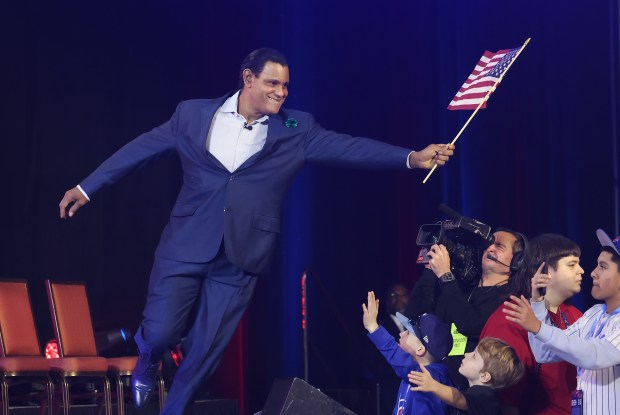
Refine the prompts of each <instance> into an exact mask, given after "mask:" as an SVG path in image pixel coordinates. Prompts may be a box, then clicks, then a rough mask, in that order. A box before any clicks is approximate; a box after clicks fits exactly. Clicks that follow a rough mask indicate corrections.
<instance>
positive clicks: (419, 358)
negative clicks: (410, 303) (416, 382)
mask: <svg viewBox="0 0 620 415" xmlns="http://www.w3.org/2000/svg"><path fill="white" fill-rule="evenodd" d="M362 309H363V311H364V317H363V322H364V327H365V328H366V330H368V338H370V340H372V342H373V343H374V344H375V346H376V347H377V349H378V350H379V351H380V352H381V354H383V356H384V357H385V359H386V360H387V361H388V363H390V365H392V368H393V369H394V372H396V375H397V376H398V377H400V378H401V379H402V381H401V383H400V388H399V389H398V399H397V401H396V405H394V410H393V412H392V413H393V415H397V414H398V415H401V414H407V415H413V414H415V415H421V414H429V415H430V414H447V413H448V406H447V405H446V404H445V403H443V402H441V401H440V400H439V399H437V397H435V396H434V395H432V394H429V393H421V392H413V391H411V390H410V388H409V387H410V386H411V385H409V383H408V381H407V374H408V373H409V372H410V371H412V370H419V369H420V367H421V366H422V365H424V366H427V372H430V373H429V377H431V376H432V377H433V378H434V379H435V380H436V381H437V382H439V383H442V384H446V385H452V384H453V383H452V380H451V379H450V375H449V370H448V367H447V366H446V365H445V364H443V363H441V361H442V360H443V359H444V358H445V357H446V355H447V354H448V352H449V351H450V349H452V335H451V334H450V327H449V326H447V325H446V324H445V323H444V322H443V321H441V319H440V318H439V317H437V316H435V315H434V314H424V315H422V316H420V317H419V319H417V320H416V321H414V322H412V321H410V320H409V319H408V318H407V317H405V316H403V315H402V314H400V313H396V315H397V317H398V319H399V320H400V322H401V323H402V324H403V326H404V327H405V329H406V330H405V331H403V332H401V333H400V340H399V342H398V343H396V340H394V337H392V336H391V335H390V333H389V332H388V331H387V330H386V329H385V328H383V327H381V326H379V324H378V323H377V314H378V312H379V300H378V299H375V293H374V292H372V291H370V292H369V293H368V304H367V305H366V304H362Z"/></svg>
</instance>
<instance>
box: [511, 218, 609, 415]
mask: <svg viewBox="0 0 620 415" xmlns="http://www.w3.org/2000/svg"><path fill="white" fill-rule="evenodd" d="M596 235H597V237H598V239H599V241H600V243H601V245H602V250H601V253H600V254H599V257H598V261H597V267H596V268H595V269H594V270H593V271H592V273H591V276H592V280H593V282H592V297H594V298H595V299H597V300H602V301H604V302H605V303H604V304H597V305H595V306H593V307H592V308H590V309H589V310H588V311H586V313H585V314H584V315H583V317H581V318H580V319H578V320H577V321H576V322H575V323H573V324H572V325H571V326H570V327H569V328H568V329H566V330H560V329H558V328H556V327H553V326H551V324H550V323H549V322H548V321H547V320H548V317H547V313H546V310H545V307H544V301H542V300H543V299H544V298H543V297H542V296H541V295H540V293H539V288H542V287H546V286H547V283H548V282H549V276H548V275H546V274H542V273H541V270H542V266H541V268H539V269H538V272H537V273H536V274H535V275H534V277H533V278H532V299H531V306H530V303H528V301H527V300H526V299H525V298H524V297H521V298H516V297H512V299H513V301H515V303H514V304H513V303H510V302H506V303H505V306H506V308H505V310H504V312H505V313H506V318H507V319H508V320H510V321H514V322H516V323H517V324H519V325H521V326H522V327H523V328H524V329H526V330H527V331H529V332H530V334H529V340H530V346H531V347H532V350H533V352H534V355H535V357H536V360H537V361H538V362H540V363H547V362H557V361H561V360H565V361H567V362H570V363H572V364H574V365H575V366H577V368H578V369H577V371H578V376H577V389H580V390H582V391H583V410H582V412H581V411H576V412H573V413H583V414H584V415H594V414H596V415H607V414H609V415H615V414H618V413H620V237H618V238H616V239H614V240H613V241H612V240H611V239H610V238H609V236H607V234H606V233H605V232H604V231H602V230H601V229H599V230H597V231H596ZM541 320H542V322H544V324H543V323H542V322H541ZM575 409H577V408H575Z"/></svg>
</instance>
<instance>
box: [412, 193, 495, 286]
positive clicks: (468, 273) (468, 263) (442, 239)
mask: <svg viewBox="0 0 620 415" xmlns="http://www.w3.org/2000/svg"><path fill="white" fill-rule="evenodd" d="M438 210H439V211H440V212H442V213H444V214H445V215H446V216H448V217H449V218H450V219H449V220H444V221H439V222H437V223H433V224H426V225H422V226H421V227H420V230H419V231H418V238H417V240H416V244H417V245H418V246H420V247H421V248H422V249H421V250H420V254H419V255H418V260H417V262H418V263H419V264H426V263H428V261H429V260H430V257H428V250H429V249H430V247H431V246H433V245H434V244H443V245H445V246H446V249H447V250H448V253H449V254H450V268H451V270H452V274H454V276H455V278H456V279H457V280H459V281H460V282H461V283H463V284H465V285H468V286H472V285H474V284H476V282H477V281H478V279H479V278H480V275H481V273H482V270H481V268H480V263H481V262H482V254H483V253H484V250H485V249H486V248H487V247H488V246H489V245H490V244H492V243H493V240H494V237H493V233H492V230H491V227H490V226H489V225H487V224H484V223H482V222H480V221H477V220H475V219H472V218H468V217H466V216H462V215H461V214H459V213H458V212H456V211H455V210H453V209H451V208H450V207H448V206H447V205H445V204H443V203H442V204H440V205H439V206H438Z"/></svg>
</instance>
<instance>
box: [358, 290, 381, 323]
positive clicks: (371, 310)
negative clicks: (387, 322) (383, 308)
mask: <svg viewBox="0 0 620 415" xmlns="http://www.w3.org/2000/svg"><path fill="white" fill-rule="evenodd" d="M362 310H363V311H364V317H363V321H364V327H365V328H366V330H368V333H374V332H375V331H377V329H378V328H379V324H378V323H377V315H378V314H379V300H378V299H375V293H374V292H373V291H369V292H368V305H366V304H364V303H362Z"/></svg>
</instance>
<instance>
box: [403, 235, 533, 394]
mask: <svg viewBox="0 0 620 415" xmlns="http://www.w3.org/2000/svg"><path fill="white" fill-rule="evenodd" d="M491 241H492V242H491ZM447 242H449V241H447ZM447 242H446V244H447ZM488 242H491V244H490V245H488V247H486V249H484V251H483V252H482V259H481V262H480V274H479V275H477V276H474V277H475V278H470V277H467V278H463V276H467V275H468V274H470V270H469V269H458V270H457V269H455V267H454V263H453V264H452V266H451V261H450V255H451V254H450V253H449V252H448V248H447V247H446V245H444V244H442V243H436V244H434V245H432V246H431V247H430V250H429V251H428V253H427V256H428V263H427V264H426V268H425V269H424V271H423V272H422V274H421V276H420V278H419V280H418V282H417V283H416V285H415V287H414V288H413V291H412V293H411V297H410V299H409V303H408V305H407V311H406V313H405V314H406V315H407V317H409V318H415V317H417V316H419V315H422V314H424V313H434V314H436V315H438V316H439V317H440V318H442V319H443V320H444V321H445V322H446V323H448V324H451V325H452V336H453V340H454V347H453V348H452V351H451V352H450V354H449V355H448V357H447V358H446V363H447V365H448V367H449V368H450V371H451V376H452V378H453V380H454V382H455V383H456V384H457V385H459V386H463V387H464V388H467V385H468V384H467V382H466V380H465V378H464V377H463V376H462V375H461V374H460V373H459V372H458V368H459V366H460V364H461V360H462V359H463V355H464V354H465V353H469V352H472V351H473V350H474V349H475V348H476V345H477V344H478V341H479V337H480V332H481V331H482V328H483V327H484V324H485V323H486V321H487V319H488V318H489V316H490V315H491V314H492V313H493V312H494V311H495V309H497V307H498V306H499V305H500V304H501V303H502V302H503V301H504V300H505V299H506V298H508V295H509V294H510V292H511V284H510V276H511V275H512V274H513V273H514V272H515V271H516V270H518V269H519V267H520V265H521V262H522V258H523V250H524V249H525V247H526V244H527V240H526V239H525V237H524V236H523V235H522V234H520V233H518V232H514V231H512V230H509V229H505V228H499V229H497V230H496V231H495V232H494V233H493V235H492V237H491V236H489V238H488ZM488 242H487V244H488ZM453 253H454V254H456V253H455V252H454V251H453ZM459 256H460V255H459ZM477 258H479V257H477ZM477 258H476V259H477ZM460 259H462V258H460ZM453 262H454V261H453ZM474 265H475V267H477V266H478V264H470V265H469V267H470V268H472V267H474ZM463 266H465V267H467V266H468V265H467V264H464V265H463V264H461V267H463Z"/></svg>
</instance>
